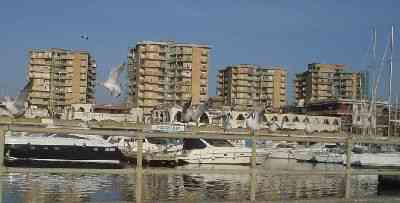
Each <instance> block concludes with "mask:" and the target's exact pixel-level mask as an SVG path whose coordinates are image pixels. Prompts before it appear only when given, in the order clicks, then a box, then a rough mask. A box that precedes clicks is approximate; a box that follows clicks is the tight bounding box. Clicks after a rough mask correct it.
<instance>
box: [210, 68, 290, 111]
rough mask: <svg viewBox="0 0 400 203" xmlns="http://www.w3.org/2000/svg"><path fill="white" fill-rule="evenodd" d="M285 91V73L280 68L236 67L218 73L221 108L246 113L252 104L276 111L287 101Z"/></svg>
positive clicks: (218, 92)
mask: <svg viewBox="0 0 400 203" xmlns="http://www.w3.org/2000/svg"><path fill="white" fill-rule="evenodd" d="M286 88H287V71H286V70H285V69H283V68H282V67H259V66H255V65H249V64H239V65H232V66H228V67H226V68H225V69H223V70H220V71H219V73H218V88H217V94H218V96H219V97H222V100H223V103H224V105H226V106H232V107H234V108H235V109H237V110H248V109H250V108H252V107H253V105H255V104H267V105H270V106H272V108H273V109H275V110H279V109H281V108H282V107H283V106H285V105H286V102H287V95H286V93H287V92H286Z"/></svg>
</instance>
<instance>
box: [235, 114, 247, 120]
mask: <svg viewBox="0 0 400 203" xmlns="http://www.w3.org/2000/svg"><path fill="white" fill-rule="evenodd" d="M236 120H238V121H244V120H245V118H244V116H243V114H239V115H238V116H237V117H236Z"/></svg>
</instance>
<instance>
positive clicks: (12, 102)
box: [0, 80, 33, 118]
mask: <svg viewBox="0 0 400 203" xmlns="http://www.w3.org/2000/svg"><path fill="white" fill-rule="evenodd" d="M32 85H33V82H32V80H29V82H28V83H27V84H26V85H25V87H24V88H23V89H22V90H21V91H20V92H19V93H18V95H17V97H15V99H12V98H11V97H9V96H6V97H4V99H5V101H4V102H3V105H4V106H3V107H0V108H1V110H0V115H7V116H12V117H14V118H18V117H21V116H23V115H24V114H25V111H26V108H25V102H26V100H27V99H28V95H29V91H30V90H31V89H32Z"/></svg>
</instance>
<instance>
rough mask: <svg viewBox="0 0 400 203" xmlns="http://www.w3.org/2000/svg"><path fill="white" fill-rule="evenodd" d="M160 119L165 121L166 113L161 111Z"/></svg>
mask: <svg viewBox="0 0 400 203" xmlns="http://www.w3.org/2000/svg"><path fill="white" fill-rule="evenodd" d="M160 120H161V121H164V113H163V112H160Z"/></svg>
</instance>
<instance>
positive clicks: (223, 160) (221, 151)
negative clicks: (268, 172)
mask: <svg viewBox="0 0 400 203" xmlns="http://www.w3.org/2000/svg"><path fill="white" fill-rule="evenodd" d="M265 158H266V157H265V156H256V162H257V163H261V162H263V161H264V160H265ZM250 159H251V149H250V148H244V147H237V146H236V147H235V146H234V145H232V144H231V143H230V142H229V141H227V140H224V139H201V138H200V139H197V138H196V139H183V156H182V157H180V160H181V161H183V162H185V163H191V164H239V165H248V164H250Z"/></svg>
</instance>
